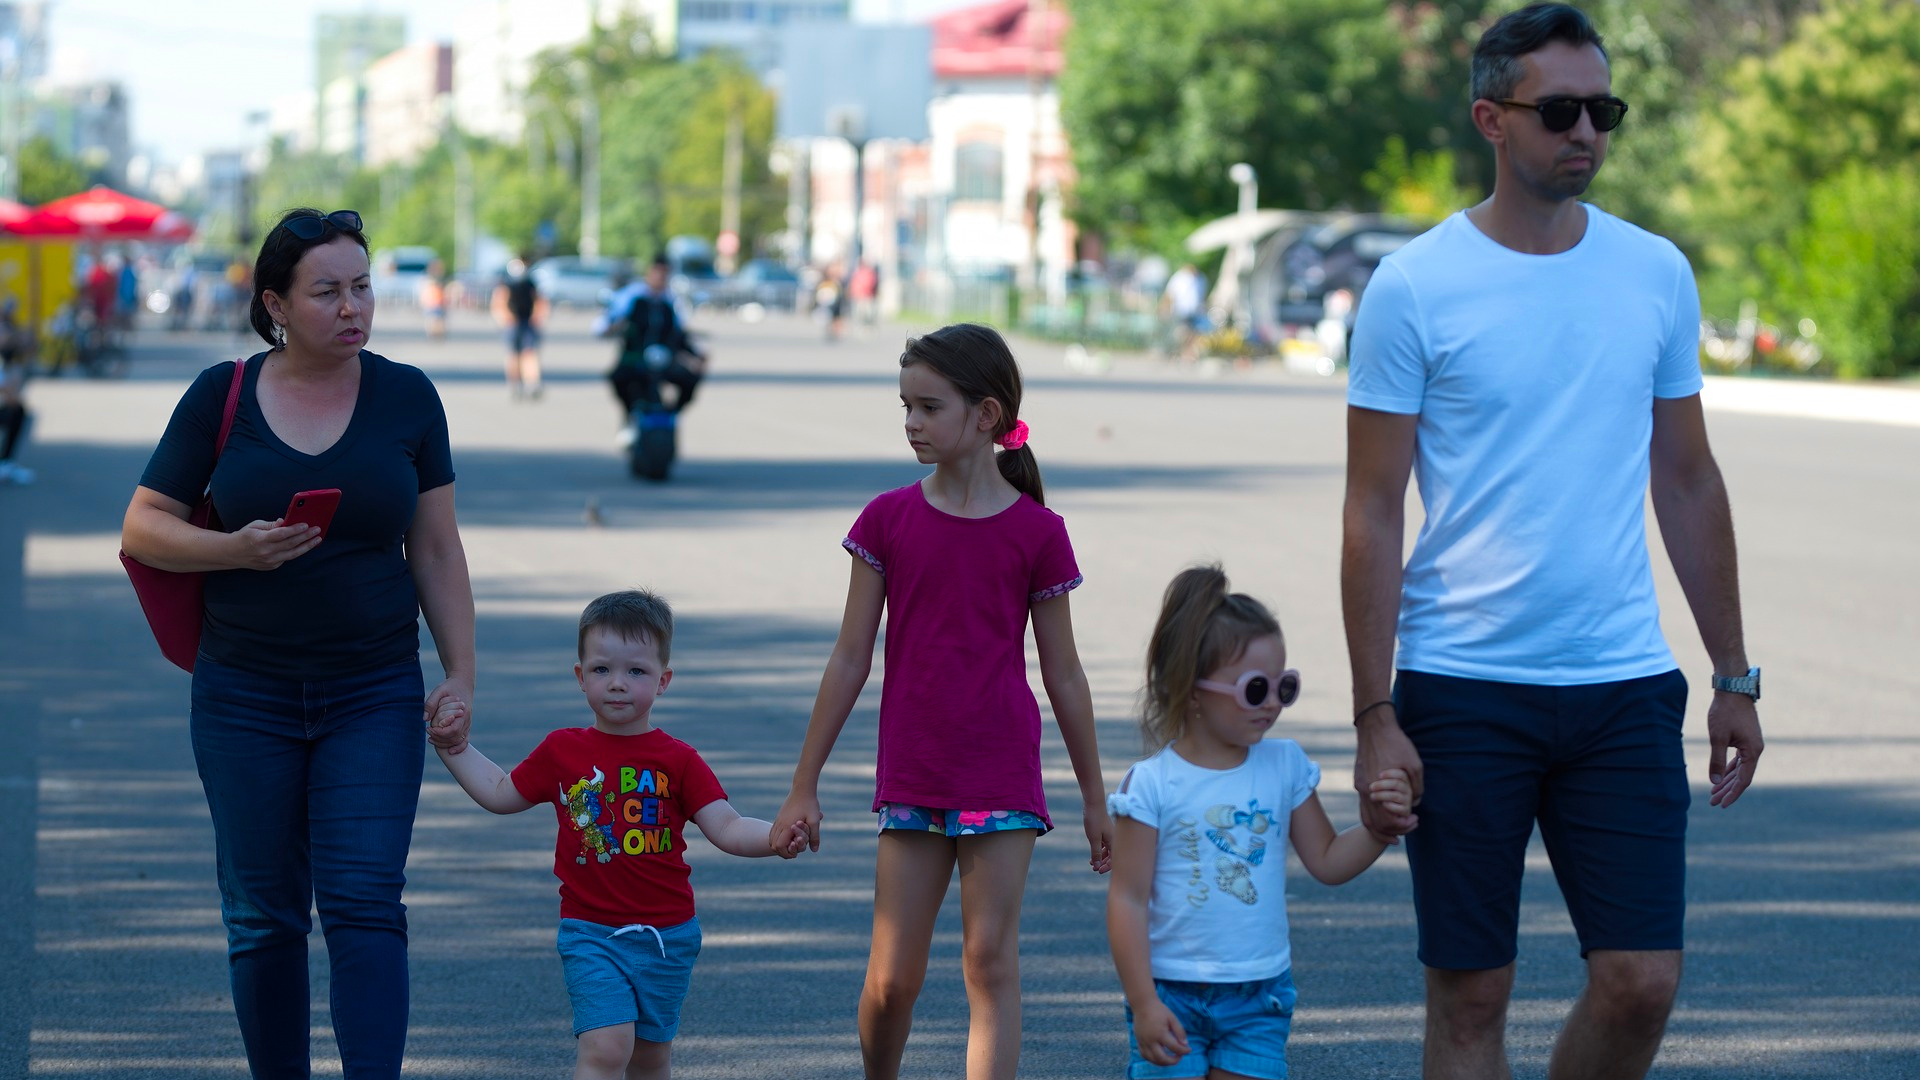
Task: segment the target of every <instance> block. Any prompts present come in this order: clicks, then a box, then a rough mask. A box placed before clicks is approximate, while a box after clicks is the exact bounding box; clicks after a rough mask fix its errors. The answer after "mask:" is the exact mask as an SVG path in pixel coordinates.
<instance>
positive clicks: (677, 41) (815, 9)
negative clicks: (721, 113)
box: [663, 0, 852, 76]
mask: <svg viewBox="0 0 1920 1080" xmlns="http://www.w3.org/2000/svg"><path fill="white" fill-rule="evenodd" d="M663 6H664V7H667V8H670V9H672V12H673V19H672V24H671V35H670V36H669V37H666V38H664V39H663V40H664V41H667V42H670V43H671V46H672V48H673V49H674V51H675V53H677V54H678V55H680V56H683V57H684V56H697V55H699V54H700V53H703V52H709V51H711V50H714V49H732V50H733V51H735V52H737V53H739V54H740V55H741V57H742V58H744V59H745V60H746V62H747V65H748V66H749V67H751V68H753V70H754V71H755V72H757V73H758V74H760V75H762V76H765V75H767V74H768V73H769V72H772V71H774V70H776V69H778V68H779V66H780V35H781V31H782V30H783V29H784V28H785V27H787V26H788V25H789V24H792V23H801V22H837V23H843V22H847V21H848V18H849V15H850V8H851V6H852V5H851V4H850V3H849V0H668V2H667V3H665V4H664V5H663ZM663 14H664V13H663Z"/></svg>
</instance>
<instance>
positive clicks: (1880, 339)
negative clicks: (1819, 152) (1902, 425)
mask: <svg viewBox="0 0 1920 1080" xmlns="http://www.w3.org/2000/svg"><path fill="white" fill-rule="evenodd" d="M1785 254H1786V257H1785V258H1770V259H1768V260H1767V261H1768V263H1769V265H1770V267H1771V269H1772V271H1773V279H1774V280H1773V288H1774V292H1773V296H1774V298H1775V299H1774V301H1773V304H1774V306H1775V308H1776V310H1779V311H1781V312H1783V313H1784V314H1785V315H1786V316H1787V317H1788V318H1793V319H1795V321H1798V318H1808V319H1811V320H1813V322H1814V324H1815V330H1816V337H1815V340H1816V341H1817V342H1818V343H1819V345H1820V349H1821V352H1822V353H1823V354H1824V356H1825V359H1826V360H1827V361H1829V362H1831V363H1832V365H1833V369H1834V371H1835V372H1836V373H1838V374H1839V375H1841V376H1843V377H1846V378H1867V377H1873V376H1886V375H1897V374H1899V373H1901V372H1902V371H1911V370H1920V171H1916V169H1915V168H1914V166H1913V165H1912V164H1911V163H1907V164H1904V165H1899V166H1891V167H1882V168H1873V167H1869V166H1866V165H1862V164H1860V163H1858V162H1852V163H1849V164H1847V165H1845V166H1844V167H1842V169H1841V170H1840V171H1839V172H1837V173H1835V174H1834V175H1833V176H1830V177H1828V178H1827V179H1825V180H1822V181H1820V182H1819V183H1817V184H1815V185H1814V186H1813V189H1812V190H1811V191H1810V192H1808V193H1807V220H1806V222H1805V224H1803V225H1801V226H1800V228H1798V229H1796V230H1795V231H1794V233H1793V236H1792V238H1791V240H1790V241H1789V242H1788V244H1787V245H1786V252H1785Z"/></svg>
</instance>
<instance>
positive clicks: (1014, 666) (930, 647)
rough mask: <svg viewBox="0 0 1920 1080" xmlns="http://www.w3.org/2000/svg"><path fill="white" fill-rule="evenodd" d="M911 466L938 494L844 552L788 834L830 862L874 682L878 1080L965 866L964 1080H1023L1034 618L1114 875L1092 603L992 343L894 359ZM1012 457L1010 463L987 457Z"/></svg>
mask: <svg viewBox="0 0 1920 1080" xmlns="http://www.w3.org/2000/svg"><path fill="white" fill-rule="evenodd" d="M900 401H901V403H902V404H903V405H904V406H905V408H906V431H907V442H908V445H910V446H912V447H913V452H914V456H915V457H917V458H918V459H919V460H920V462H921V464H923V465H932V466H933V474H932V475H930V476H928V477H927V478H926V479H924V480H921V481H920V482H919V483H917V484H914V485H912V486H910V487H904V488H900V489H898V490H896V491H889V492H886V493H884V494H882V495H880V496H879V497H877V498H875V499H874V500H873V501H872V502H871V503H868V504H867V508H866V509H865V510H863V511H862V512H861V514H860V518H859V520H857V521H855V522H854V524H853V529H852V530H851V531H850V532H849V533H848V535H847V538H846V540H845V541H843V544H844V546H845V547H846V549H847V551H848V552H850V553H851V554H852V555H853V580H852V582H851V583H850V584H849V585H848V587H847V610H846V615H845V618H844V619H843V621H842V622H841V624H840V639H839V641H838V643H837V644H835V645H834V649H833V657H832V659H830V660H828V661H827V670H826V674H825V675H824V676H822V678H821V680H820V693H819V696H818V697H817V698H816V699H815V701H814V705H813V718H812V721H811V722H810V723H809V724H808V726H807V739H806V745H805V746H804V747H803V748H802V749H801V751H800V763H799V765H798V766H797V767H796V768H795V769H794V772H793V790H792V792H791V793H790V794H789V795H788V796H787V801H786V805H785V806H783V807H782V808H781V810H780V817H779V822H778V824H779V826H780V827H781V828H790V827H791V826H792V824H793V823H794V822H795V821H800V822H804V823H805V824H806V828H807V834H808V837H809V846H810V847H811V848H812V849H813V850H815V851H818V850H819V848H820V817H821V814H820V797H819V782H820V771H821V769H822V768H823V767H825V765H826V762H827V755H828V754H829V753H830V752H831V751H832V750H833V744H834V740H835V739H837V738H838V737H839V735H840V729H841V728H842V727H843V726H844V725H845V724H846V722H847V714H848V713H849V712H850V711H852V709H853V704H854V700H855V699H856V698H858V697H859V696H860V689H861V687H863V686H865V685H866V681H867V674H868V672H869V671H870V670H871V669H872V667H873V644H874V640H875V637H876V636H877V634H878V632H879V629H880V615H881V612H882V611H883V610H884V611H885V612H886V613H887V657H886V662H887V666H886V680H885V683H884V684H883V686H882V689H881V693H880V759H879V763H878V768H877V770H876V771H877V773H878V780H879V783H878V790H877V791H876V792H875V794H874V801H873V809H874V811H875V812H876V813H878V814H879V815H880V841H879V867H878V869H877V872H876V873H875V875H874V882H875V883H874V896H873V947H872V952H871V954H870V956H869V957H868V961H867V982H866V987H865V989H864V990H863V991H862V993H861V995H860V1053H861V1056H862V1058H863V1059H864V1060H865V1063H866V1075H867V1076H868V1077H869V1078H870V1080H893V1078H894V1077H897V1076H898V1075H899V1072H900V1058H901V1054H902V1053H903V1052H904V1051H905V1049H906V1042H907V1032H908V1029H909V1028H910V1027H911V1026H912V1023H913V1003H914V999H915V998H916V997H918V996H919V993H920V985H921V983H922V982H923V981H924V980H925V978H926V971H927V951H928V949H929V947H930V946H931V944H932V940H933V923H934V917H935V916H936V915H937V914H939V911H940V902H941V900H942V898H944V897H945V895H946V891H947V883H948V882H949V881H950V880H951V879H952V877H953V870H954V866H955V865H956V864H957V865H958V866H959V868H960V917H961V923H962V928H963V935H964V939H965V945H964V949H963V957H964V959H963V964H964V968H965V976H966V985H967V1004H968V1006H969V1009H970V1010H971V1013H972V1025H971V1030H970V1031H969V1033H968V1038H967V1077H968V1080H989V1078H1006V1080H1011V1078H1012V1077H1013V1076H1014V1073H1015V1070H1016V1067H1017V1066H1018V1064H1019V1059H1020V942H1019V928H1020V901H1021V897H1022V894H1023V893H1024V892H1025V891H1026V883H1027V866H1028V863H1029V862H1030V861H1031V859H1032V856H1033V843H1034V840H1035V839H1036V838H1037V837H1038V836H1039V835H1040V834H1041V833H1044V832H1047V831H1049V830H1051V829H1052V828H1053V822H1052V819H1051V818H1050V817H1048V815H1047V803H1046V797H1045V795H1044V794H1043V793H1042V790H1041V783H1040V707H1039V705H1038V703H1036V702H1035V701H1034V698H1033V691H1032V690H1030V689H1028V686H1027V670H1026V634H1027V618H1028V615H1029V614H1031V615H1032V618H1033V634H1034V639H1035V642H1036V644H1037V645H1038V646H1039V652H1040V674H1041V679H1042V681H1043V682H1044V683H1045V685H1046V689H1047V699H1048V701H1049V702H1050V703H1051V704H1052V706H1053V714H1054V716H1055V717H1056V718H1058V720H1059V723H1060V735H1061V739H1062V740H1063V741H1064V742H1065V743H1066V746H1067V755H1068V757H1070V758H1071V759H1072V761H1073V771H1074V775H1075V777H1076V778H1078V780H1079V782H1080V799H1081V815H1082V818H1083V820H1084V821H1085V825H1086V832H1087V842H1088V844H1089V845H1090V846H1091V852H1092V855H1091V859H1090V863H1091V865H1092V867H1093V869H1094V870H1095V871H1097V872H1099V873H1102V874H1104V873H1106V872H1107V869H1108V857H1109V849H1110V848H1111V846H1112V838H1113V827H1112V824H1111V823H1110V822H1109V820H1108V818H1107V810H1106V789H1105V787H1104V785H1103V784H1102V783H1101V780H1100V754H1099V751H1098V749H1097V748H1096V746H1095V744H1094V734H1093V699H1092V696H1091V695H1090V694H1089V693H1088V690H1087V676H1086V673H1085V672H1084V671H1082V670H1081V667H1080V655H1079V651H1078V650H1077V649H1076V648H1075V647H1074V643H1073V618H1072V616H1071V615H1070V614H1069V612H1068V608H1067V593H1068V592H1069V591H1071V590H1072V589H1073V588H1074V587H1076V586H1078V585H1079V584H1080V580H1081V579H1080V571H1079V568H1078V566H1076V564H1075V563H1074V559H1073V546H1072V545H1071V544H1070V543H1069V542H1068V540H1067V530H1066V526H1065V524H1064V523H1062V522H1061V520H1060V517H1059V515H1057V514H1055V513H1054V512H1053V511H1051V510H1048V509H1047V508H1046V507H1045V506H1044V505H1042V493H1041V487H1040V468H1039V466H1038V465H1037V464H1036V463H1035V462H1034V458H1033V451H1031V450H1029V449H1027V448H1026V446H1025V444H1026V439H1027V425H1026V424H1025V423H1024V422H1022V421H1021V420H1020V419H1019V413H1020V368H1019V365H1017V364H1015V363H1014V359H1013V353H1012V352H1011V351H1009V350H1008V348H1007V343H1006V342H1005V341H1003V340H1002V339H1001V337H1000V335H999V334H997V333H995V332H994V331H992V330H990V329H988V328H987V327H984V326H975V325H972V324H968V323H962V324H959V325H955V326H949V327H946V328H944V329H941V330H938V331H935V332H934V333H931V334H928V335H926V336H925V337H919V338H912V339H909V340H908V342H907V349H906V352H904V353H902V354H901V356H900ZM996 446H997V447H1000V448H1001V449H1000V451H999V452H998V453H996V452H995V447H996Z"/></svg>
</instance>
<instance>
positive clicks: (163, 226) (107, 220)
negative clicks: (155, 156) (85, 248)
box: [0, 187, 193, 243]
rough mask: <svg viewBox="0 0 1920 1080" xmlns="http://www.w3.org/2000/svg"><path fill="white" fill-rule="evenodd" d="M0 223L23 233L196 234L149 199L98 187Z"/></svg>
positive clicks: (175, 237) (100, 237)
mask: <svg viewBox="0 0 1920 1080" xmlns="http://www.w3.org/2000/svg"><path fill="white" fill-rule="evenodd" d="M0 226H4V227H5V228H6V229H7V231H9V232H12V233H16V234H18V235H21V236H47V237H62V238H71V239H77V240H87V241H93V242H96V243H98V242H101V241H107V240H159V241H179V240H186V239H189V238H191V237H192V236H193V222H191V221H188V220H187V219H186V218H183V217H181V216H180V215H179V214H176V213H174V212H173V211H171V210H169V209H167V208H166V207H164V206H161V205H159V204H157V203H150V202H148V201H146V200H145V199H136V198H134V197H133V196H131V195H127V194H124V193H122V192H118V191H115V190H113V189H112V188H109V187H96V188H94V189H93V190H91V191H83V192H81V193H80V194H78V195H69V196H67V197H66V198H64V199H55V200H53V201H52V202H50V203H46V204H44V205H42V206H39V207H37V208H35V209H34V210H33V211H32V212H31V213H29V214H28V215H27V217H26V218H25V219H24V220H21V221H18V222H8V221H6V220H5V218H4V217H0Z"/></svg>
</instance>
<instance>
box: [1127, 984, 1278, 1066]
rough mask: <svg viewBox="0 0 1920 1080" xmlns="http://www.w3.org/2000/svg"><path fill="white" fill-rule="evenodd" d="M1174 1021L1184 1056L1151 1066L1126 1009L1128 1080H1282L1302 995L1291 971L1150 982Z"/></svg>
mask: <svg viewBox="0 0 1920 1080" xmlns="http://www.w3.org/2000/svg"><path fill="white" fill-rule="evenodd" d="M1153 992H1154V993H1156V994H1158V995H1159V996H1160V1000H1161V1002H1163V1003H1164V1004H1165V1005H1166V1006H1167V1008H1168V1009H1169V1010H1171V1011H1172V1013H1173V1017H1174V1019H1176V1020H1178V1021H1180V1026H1181V1028H1183V1029H1184V1030H1185V1031H1186V1033H1187V1056H1186V1057H1183V1058H1181V1059H1180V1060H1179V1061H1176V1062H1174V1063H1173V1064H1171V1065H1155V1064H1154V1063H1153V1062H1151V1061H1148V1060H1147V1059H1146V1058H1144V1057H1141V1056H1140V1041H1139V1040H1138V1039H1136V1038H1134V1036H1133V1009H1132V1008H1131V1007H1129V1008H1128V1009H1127V1051H1128V1054H1129V1058H1128V1061H1127V1076H1128V1078H1129V1080H1171V1078H1173V1077H1190V1076H1205V1075H1207V1072H1208V1070H1210V1069H1219V1070H1221V1071H1223V1072H1230V1073H1238V1074H1240V1075H1241V1076H1251V1077H1253V1078H1254V1080H1285V1077H1286V1075H1287V1036H1288V1035H1289V1034H1290V1033H1291V1032H1292V1030H1293V1004H1294V1001H1295V1000H1296V999H1297V998H1298V997H1299V996H1300V994H1299V991H1298V990H1295V989H1294V986H1293V972H1292V971H1283V972H1281V973H1280V974H1278V975H1275V976H1274V977H1273V978H1271V979H1260V980H1257V981H1255V982H1240V983H1203V982H1174V981H1172V980H1170V979H1155V980H1153Z"/></svg>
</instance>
